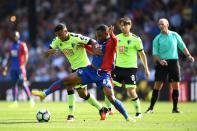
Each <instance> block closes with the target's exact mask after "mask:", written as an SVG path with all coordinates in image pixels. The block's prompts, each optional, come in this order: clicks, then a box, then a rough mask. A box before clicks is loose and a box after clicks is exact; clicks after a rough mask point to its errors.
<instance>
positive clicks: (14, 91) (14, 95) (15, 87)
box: [12, 86, 18, 101]
mask: <svg viewBox="0 0 197 131" xmlns="http://www.w3.org/2000/svg"><path fill="white" fill-rule="evenodd" d="M12 96H13V101H17V100H18V86H13V87H12Z"/></svg>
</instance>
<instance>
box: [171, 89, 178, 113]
mask: <svg viewBox="0 0 197 131" xmlns="http://www.w3.org/2000/svg"><path fill="white" fill-rule="evenodd" d="M178 98H179V91H178V90H173V92H172V100H173V109H177V103H178Z"/></svg>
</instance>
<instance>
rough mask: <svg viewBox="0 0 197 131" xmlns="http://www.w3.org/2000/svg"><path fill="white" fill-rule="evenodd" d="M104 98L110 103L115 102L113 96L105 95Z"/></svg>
mask: <svg viewBox="0 0 197 131" xmlns="http://www.w3.org/2000/svg"><path fill="white" fill-rule="evenodd" d="M106 97H107V99H108V100H109V101H110V102H111V103H113V102H115V100H116V98H115V96H113V95H107V94H106Z"/></svg>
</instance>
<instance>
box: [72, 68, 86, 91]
mask: <svg viewBox="0 0 197 131" xmlns="http://www.w3.org/2000/svg"><path fill="white" fill-rule="evenodd" d="M83 68H85V67H80V68H78V69H76V70H72V73H73V72H76V71H77V70H79V69H83ZM80 88H87V85H86V84H85V85H84V84H79V85H76V86H75V89H80Z"/></svg>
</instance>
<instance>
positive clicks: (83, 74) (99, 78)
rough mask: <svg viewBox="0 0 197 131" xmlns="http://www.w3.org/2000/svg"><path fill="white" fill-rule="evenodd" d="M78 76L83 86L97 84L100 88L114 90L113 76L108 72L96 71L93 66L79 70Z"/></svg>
mask: <svg viewBox="0 0 197 131" xmlns="http://www.w3.org/2000/svg"><path fill="white" fill-rule="evenodd" d="M77 75H78V76H79V77H80V78H81V80H82V84H89V83H96V85H97V87H98V88H103V87H108V88H110V89H112V88H113V86H112V81H111V75H110V73H108V72H106V71H101V70H96V69H95V68H93V67H92V66H87V67H85V68H82V69H79V70H77Z"/></svg>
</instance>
